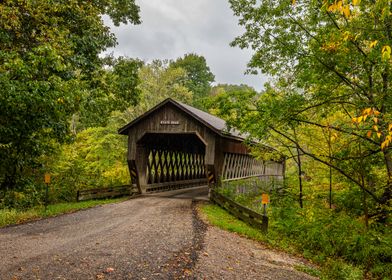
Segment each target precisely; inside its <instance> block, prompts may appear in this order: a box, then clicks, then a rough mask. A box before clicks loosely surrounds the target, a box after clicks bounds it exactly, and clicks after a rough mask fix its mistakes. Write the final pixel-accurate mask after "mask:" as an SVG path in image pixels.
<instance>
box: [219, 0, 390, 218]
mask: <svg viewBox="0 0 392 280" xmlns="http://www.w3.org/2000/svg"><path fill="white" fill-rule="evenodd" d="M355 2H356V3H354V1H353V2H347V1H321V2H320V1H319V2H317V1H293V2H291V1H284V0H282V1H274V2H271V1H247V0H231V1H230V3H231V7H232V9H233V11H234V13H235V14H236V15H237V16H239V17H240V20H239V23H240V25H242V26H244V28H245V32H244V33H243V34H242V35H241V36H239V37H237V38H236V39H235V40H234V41H233V45H236V46H239V47H241V48H247V47H249V48H252V49H253V50H254V55H253V57H252V59H251V61H250V63H249V67H250V70H251V71H258V70H261V71H262V72H264V73H267V74H269V75H272V76H274V80H273V81H272V83H271V85H267V86H266V89H265V91H264V92H263V94H261V95H260V96H259V97H258V98H257V99H256V100H255V98H253V97H249V98H247V100H243V101H242V102H241V103H240V104H239V105H238V106H235V108H237V109H231V110H227V111H226V112H225V113H226V115H228V116H230V114H232V112H233V111H235V112H236V113H237V114H238V115H240V116H241V118H240V119H239V120H238V121H237V122H236V124H237V126H239V127H243V129H244V130H247V131H249V132H250V133H251V135H252V136H254V137H258V138H261V139H263V140H265V141H268V143H270V144H278V145H279V146H281V147H282V148H284V149H285V151H284V152H285V154H286V155H287V156H288V157H290V156H292V157H295V155H296V154H297V153H300V154H301V155H303V156H307V157H310V158H312V159H314V160H316V161H318V162H321V163H323V164H325V165H328V166H331V167H332V168H333V169H334V171H336V172H338V173H340V175H342V177H345V178H346V180H349V181H351V183H352V184H355V185H356V186H357V187H358V188H360V189H361V190H363V192H364V193H366V194H367V195H368V196H369V197H371V202H370V203H371V204H372V206H374V207H373V209H377V211H376V212H377V213H371V214H372V215H377V219H378V220H380V221H384V222H386V221H387V220H388V217H389V215H390V210H391V203H392V191H391V189H392V177H391V175H392V158H391V147H387V146H385V145H386V143H387V142H388V141H389V140H388V139H390V135H389V134H390V128H391V127H392V126H389V124H390V123H391V112H392V110H391V108H392V100H391V96H392V95H391V94H390V84H391V77H392V75H391V68H390V47H389V46H390V45H391V43H392V42H391V39H390V36H389V35H388V34H389V33H390V32H391V30H390V24H389V20H390V15H389V14H388V16H386V11H389V10H390V7H389V4H388V3H387V2H385V1H384V2H383V1H381V2H374V3H373V2H366V1H355ZM381 26H383V27H385V28H381V29H380V27H381ZM376 30H377V32H375V31H376ZM245 98H246V97H245ZM225 100H226V101H229V98H226V99H225ZM242 104H245V105H246V104H254V105H253V106H250V105H248V106H249V107H246V106H242ZM239 110H240V111H241V113H238V111H239ZM376 132H377V133H376ZM388 137H389V138H388ZM284 149H282V151H283V150H284ZM293 151H295V152H293ZM376 170H377V171H376Z"/></svg>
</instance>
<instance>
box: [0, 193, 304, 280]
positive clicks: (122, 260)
mask: <svg viewBox="0 0 392 280" xmlns="http://www.w3.org/2000/svg"><path fill="white" fill-rule="evenodd" d="M206 195H207V189H206V188H205V187H198V188H192V189H188V190H178V191H172V192H166V193H160V194H152V195H146V196H142V197H139V198H136V199H132V200H128V201H125V202H121V203H116V204H109V205H104V206H100V207H96V208H92V209H88V210H84V211H79V212H76V213H72V214H66V215H62V216H59V217H55V218H49V219H44V220H40V221H36V222H31V223H27V224H23V225H18V226H12V227H7V228H3V229H0V259H1V260H0V264H1V265H0V279H15V280H16V279H73V280H74V279H184V278H185V279H312V278H311V277H310V276H307V275H306V274H303V273H300V272H297V271H295V270H293V268H292V267H293V265H294V264H297V263H298V262H300V260H297V259H294V258H292V257H289V256H287V255H283V254H281V253H274V252H272V251H270V250H268V249H266V248H263V247H262V246H261V245H259V244H257V243H255V242H253V241H250V240H247V239H245V238H241V237H239V236H237V235H235V234H232V233H228V232H225V231H221V230H218V229H216V228H214V227H210V226H208V225H206V224H205V223H204V222H203V221H202V220H201V219H200V218H199V217H198V214H197V210H196V207H195V201H198V200H206V199H207V197H206ZM277 259H278V260H279V261H277ZM240 264H243V265H240Z"/></svg>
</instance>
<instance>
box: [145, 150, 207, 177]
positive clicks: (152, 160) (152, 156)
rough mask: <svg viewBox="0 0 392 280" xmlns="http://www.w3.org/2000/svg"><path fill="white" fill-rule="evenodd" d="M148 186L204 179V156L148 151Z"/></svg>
mask: <svg viewBox="0 0 392 280" xmlns="http://www.w3.org/2000/svg"><path fill="white" fill-rule="evenodd" d="M147 178H148V184H156V183H165V182H174V181H182V180H191V179H202V178H206V174H205V166H204V154H197V153H186V152H179V151H170V150H161V149H149V151H148V161H147Z"/></svg>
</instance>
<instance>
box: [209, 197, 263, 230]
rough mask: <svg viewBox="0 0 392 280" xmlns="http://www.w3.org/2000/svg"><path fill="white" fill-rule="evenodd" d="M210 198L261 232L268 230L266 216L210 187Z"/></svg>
mask: <svg viewBox="0 0 392 280" xmlns="http://www.w3.org/2000/svg"><path fill="white" fill-rule="evenodd" d="M210 199H211V200H212V201H213V202H214V203H216V204H218V205H219V206H220V207H222V208H224V209H226V210H227V211H229V212H230V213H231V214H232V215H234V216H236V217H237V218H238V219H240V220H242V221H244V222H246V223H247V224H249V225H251V226H253V227H255V228H257V229H261V230H262V231H263V232H267V230H268V217H267V216H265V215H262V214H259V213H257V212H255V211H253V210H251V209H249V208H247V207H244V206H242V205H240V204H238V203H237V202H235V201H233V200H231V199H230V198H228V197H226V196H224V195H222V194H220V193H218V192H216V191H215V190H213V189H211V193H210Z"/></svg>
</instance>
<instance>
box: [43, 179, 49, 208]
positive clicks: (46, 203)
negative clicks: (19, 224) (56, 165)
mask: <svg viewBox="0 0 392 280" xmlns="http://www.w3.org/2000/svg"><path fill="white" fill-rule="evenodd" d="M44 182H45V184H46V190H45V212H46V209H47V207H48V195H49V184H50V174H49V173H45V177H44Z"/></svg>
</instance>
